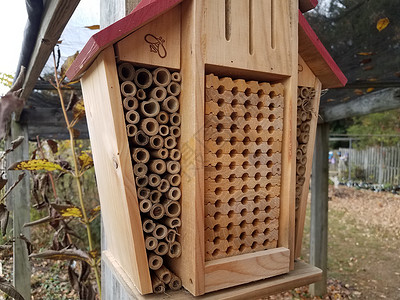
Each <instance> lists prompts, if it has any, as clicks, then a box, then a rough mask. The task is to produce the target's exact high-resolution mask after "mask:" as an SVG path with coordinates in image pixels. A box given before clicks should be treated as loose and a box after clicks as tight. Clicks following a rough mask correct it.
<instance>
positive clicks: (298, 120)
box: [297, 115, 303, 126]
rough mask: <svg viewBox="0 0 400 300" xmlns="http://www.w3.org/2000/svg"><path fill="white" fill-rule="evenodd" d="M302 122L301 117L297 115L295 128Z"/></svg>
mask: <svg viewBox="0 0 400 300" xmlns="http://www.w3.org/2000/svg"><path fill="white" fill-rule="evenodd" d="M302 122H303V121H302V120H301V117H300V116H299V115H298V116H297V126H300V125H301V123H302Z"/></svg>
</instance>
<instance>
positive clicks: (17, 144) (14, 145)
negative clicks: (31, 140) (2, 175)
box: [0, 136, 24, 161]
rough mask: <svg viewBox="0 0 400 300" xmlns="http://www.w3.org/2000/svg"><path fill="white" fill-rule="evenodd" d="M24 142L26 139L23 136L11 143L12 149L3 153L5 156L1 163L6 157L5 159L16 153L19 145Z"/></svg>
mask: <svg viewBox="0 0 400 300" xmlns="http://www.w3.org/2000/svg"><path fill="white" fill-rule="evenodd" d="M23 141H24V137H23V136H19V137H18V138H16V139H15V140H13V141H12V142H11V144H10V146H11V147H10V148H8V149H6V150H5V151H4V152H3V154H2V155H1V157H0V161H2V160H3V159H4V157H5V156H6V155H7V154H8V153H10V152H12V151H14V150H15V149H16V148H17V147H18V146H19V145H21V144H22V142H23Z"/></svg>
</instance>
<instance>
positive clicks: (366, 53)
mask: <svg viewBox="0 0 400 300" xmlns="http://www.w3.org/2000/svg"><path fill="white" fill-rule="evenodd" d="M357 54H358V55H363V56H367V55H373V54H375V53H374V52H358V53H357Z"/></svg>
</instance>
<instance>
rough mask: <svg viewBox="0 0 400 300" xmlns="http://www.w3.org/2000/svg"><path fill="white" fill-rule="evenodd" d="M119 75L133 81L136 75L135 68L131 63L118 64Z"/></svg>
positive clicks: (123, 78)
mask: <svg viewBox="0 0 400 300" xmlns="http://www.w3.org/2000/svg"><path fill="white" fill-rule="evenodd" d="M118 77H119V78H120V79H121V80H122V81H127V80H129V81H132V80H133V78H134V77H135V68H134V67H133V66H132V65H131V64H130V63H127V62H125V63H122V64H120V65H119V66H118Z"/></svg>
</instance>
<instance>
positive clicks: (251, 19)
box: [205, 0, 295, 75]
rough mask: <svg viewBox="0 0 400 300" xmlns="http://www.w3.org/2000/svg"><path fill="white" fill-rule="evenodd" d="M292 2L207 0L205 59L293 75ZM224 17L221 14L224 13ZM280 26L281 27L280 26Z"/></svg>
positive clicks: (214, 62) (231, 66)
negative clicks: (290, 3) (290, 31)
mask: <svg viewBox="0 0 400 300" xmlns="http://www.w3.org/2000/svg"><path fill="white" fill-rule="evenodd" d="M289 2H290V1H270V0H255V1H249V0H235V1H230V3H231V4H230V8H228V7H225V1H223V0H217V1H216V0H207V1H205V3H206V10H205V31H206V32H212V34H208V35H207V36H206V37H205V44H206V49H205V62H206V63H207V64H210V65H214V66H218V67H220V68H221V67H230V68H240V69H245V70H252V71H261V72H268V73H273V74H275V75H276V74H279V75H290V73H291V69H292V68H293V67H294V66H293V65H292V64H291V57H292V55H295V54H294V53H295V52H294V51H292V48H291V44H290V42H291V41H290V33H289V26H288V24H289V22H290V21H289ZM224 15H225V18H224V17H221V16H224ZM278 28H279V31H278V30H277V29H278Z"/></svg>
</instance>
